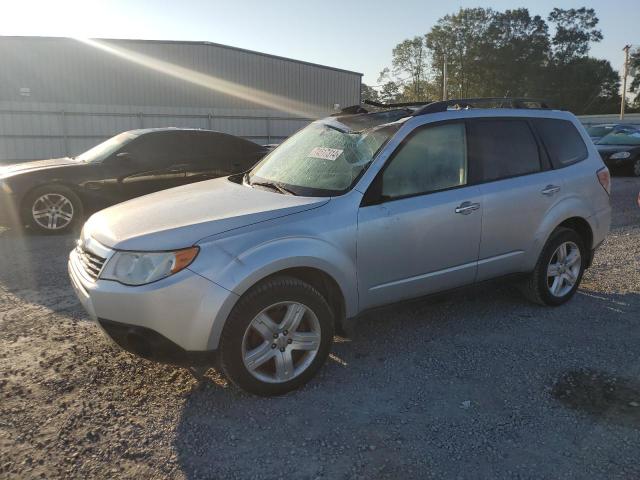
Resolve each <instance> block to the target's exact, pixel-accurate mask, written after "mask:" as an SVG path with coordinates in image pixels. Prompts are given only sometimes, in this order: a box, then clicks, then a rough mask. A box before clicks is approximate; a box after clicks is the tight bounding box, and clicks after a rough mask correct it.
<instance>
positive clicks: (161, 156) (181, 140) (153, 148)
mask: <svg viewBox="0 0 640 480" xmlns="http://www.w3.org/2000/svg"><path fill="white" fill-rule="evenodd" d="M188 146H189V144H188V141H187V138H186V137H185V136H184V135H183V134H182V133H181V132H151V133H146V134H143V135H141V136H139V137H138V138H137V139H135V140H134V141H132V142H131V143H130V144H129V145H128V146H126V147H125V148H123V151H127V152H129V153H131V155H132V156H133V157H134V158H135V160H136V163H138V164H139V165H144V166H145V167H148V168H162V167H167V166H171V165H175V164H179V163H184V162H185V160H186V159H187V158H188V156H189V151H188Z"/></svg>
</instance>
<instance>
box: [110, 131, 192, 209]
mask: <svg viewBox="0 0 640 480" xmlns="http://www.w3.org/2000/svg"><path fill="white" fill-rule="evenodd" d="M123 151H126V153H127V154H128V155H127V157H126V158H124V159H123V158H119V157H117V156H116V158H115V163H116V164H118V168H120V169H121V175H120V176H119V178H118V181H119V185H120V189H121V191H122V194H123V196H124V197H125V198H134V197H139V196H141V195H146V194H147V193H152V192H157V191H158V190H164V189H167V188H172V187H177V186H179V185H182V184H183V183H185V170H186V165H187V164H188V162H189V153H188V142H187V138H186V136H185V135H184V133H183V132H181V131H179V130H176V131H160V132H151V133H147V134H144V135H142V136H140V137H139V138H137V139H136V140H134V141H133V142H131V143H130V144H129V145H127V146H126V147H125V148H124V149H123Z"/></svg>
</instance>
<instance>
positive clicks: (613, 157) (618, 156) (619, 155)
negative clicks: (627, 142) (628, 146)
mask: <svg viewBox="0 0 640 480" xmlns="http://www.w3.org/2000/svg"><path fill="white" fill-rule="evenodd" d="M630 156H631V153H630V152H618V153H614V154H613V155H611V156H610V157H609V158H610V159H611V160H621V159H623V158H629V157H630Z"/></svg>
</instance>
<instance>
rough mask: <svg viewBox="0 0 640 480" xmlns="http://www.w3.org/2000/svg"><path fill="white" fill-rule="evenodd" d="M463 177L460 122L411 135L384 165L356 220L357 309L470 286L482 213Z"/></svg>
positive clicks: (477, 195) (465, 169) (464, 149)
mask: <svg viewBox="0 0 640 480" xmlns="http://www.w3.org/2000/svg"><path fill="white" fill-rule="evenodd" d="M468 171H469V165H468V162H467V146H466V129H465V124H464V123H463V122H447V123H441V124H435V125H427V126H425V127H421V128H419V129H417V130H415V131H414V132H413V133H412V134H411V135H410V136H409V138H408V139H406V140H405V141H404V142H403V143H402V144H401V145H400V147H398V150H397V151H396V152H395V153H394V155H393V156H392V157H391V158H390V159H389V160H388V162H387V165H386V166H385V168H384V169H383V170H382V172H381V173H380V174H379V176H378V178H377V179H376V180H375V181H374V184H375V182H381V185H380V186H379V189H380V191H381V196H380V198H379V200H378V201H375V202H373V204H369V205H367V204H363V206H361V208H360V210H359V212H358V239H357V242H358V243H357V264H358V289H359V295H360V303H361V308H362V309H366V308H370V307H374V306H377V305H383V304H387V303H392V302H395V301H399V300H403V299H407V298H412V297H419V296H422V295H426V294H429V293H433V292H437V291H442V290H447V289H450V288H454V287H458V286H461V285H465V284H470V283H473V282H474V280H475V275H476V269H477V260H478V248H479V243H480V232H481V227H482V210H483V208H482V204H481V193H480V189H479V187H477V186H471V185H468V180H467V178H468ZM365 198H367V197H365Z"/></svg>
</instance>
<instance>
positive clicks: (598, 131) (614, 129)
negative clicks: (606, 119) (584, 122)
mask: <svg viewBox="0 0 640 480" xmlns="http://www.w3.org/2000/svg"><path fill="white" fill-rule="evenodd" d="M637 129H638V126H637V125H630V124H627V123H603V124H600V125H592V126H590V127H588V128H587V133H588V134H589V136H590V137H591V140H592V141H593V143H598V141H599V140H600V139H601V138H602V137H605V136H607V135H609V134H610V133H618V132H632V131H634V130H637Z"/></svg>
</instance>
